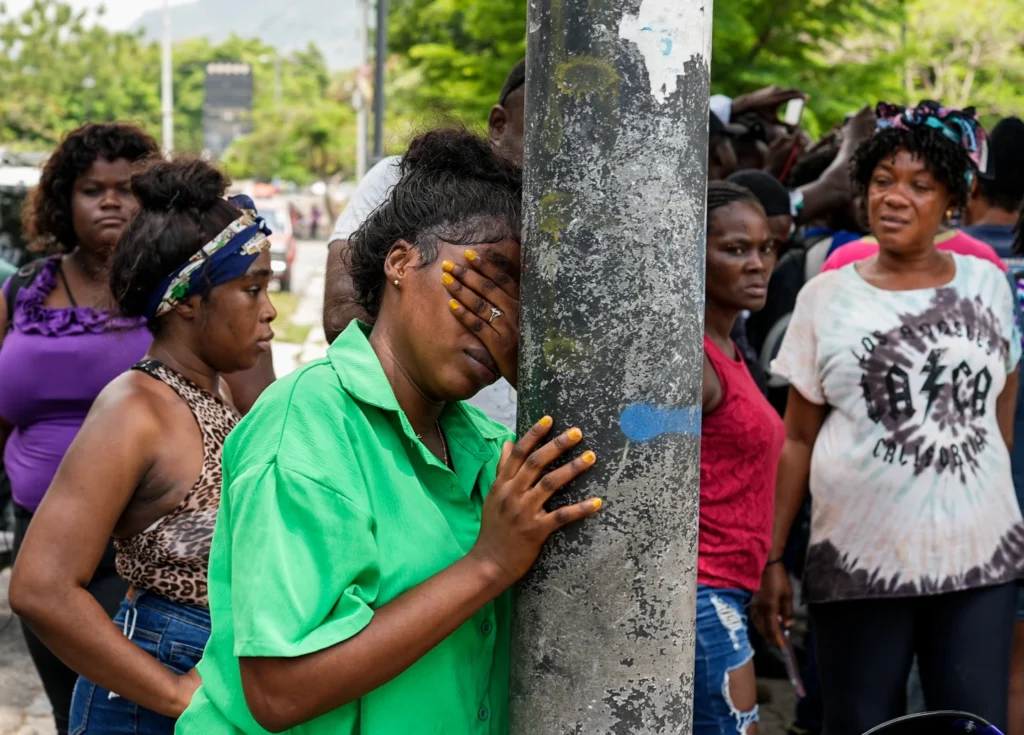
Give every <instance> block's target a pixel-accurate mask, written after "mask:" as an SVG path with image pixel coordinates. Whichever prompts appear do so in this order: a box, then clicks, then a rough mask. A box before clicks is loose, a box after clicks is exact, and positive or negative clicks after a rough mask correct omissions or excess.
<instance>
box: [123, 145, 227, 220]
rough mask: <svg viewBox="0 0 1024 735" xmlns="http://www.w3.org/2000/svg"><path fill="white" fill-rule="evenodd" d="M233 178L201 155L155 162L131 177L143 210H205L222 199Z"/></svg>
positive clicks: (134, 190) (133, 189) (133, 190)
mask: <svg viewBox="0 0 1024 735" xmlns="http://www.w3.org/2000/svg"><path fill="white" fill-rule="evenodd" d="M230 184H231V180H230V179H229V178H228V177H227V176H225V175H224V174H223V173H221V172H220V171H218V170H217V169H216V168H214V167H213V166H211V165H210V164H208V163H206V161H201V160H199V159H198V158H187V159H179V160H175V161H155V162H153V163H151V164H150V165H149V166H147V167H146V168H145V169H144V170H143V171H142V172H140V173H138V174H136V175H135V176H133V177H132V192H133V193H134V194H135V196H136V198H137V199H138V200H139V204H140V205H141V206H142V208H143V209H148V210H160V211H168V210H172V209H174V210H182V209H195V210H198V211H200V212H203V211H206V210H207V209H209V208H210V207H212V206H213V205H214V204H216V203H217V202H218V201H221V200H223V198H224V192H226V191H227V188H228V186H229V185H230Z"/></svg>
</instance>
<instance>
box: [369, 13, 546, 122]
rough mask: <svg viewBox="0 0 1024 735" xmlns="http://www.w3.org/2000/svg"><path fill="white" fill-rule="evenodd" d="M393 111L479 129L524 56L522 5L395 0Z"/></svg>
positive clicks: (390, 42)
mask: <svg viewBox="0 0 1024 735" xmlns="http://www.w3.org/2000/svg"><path fill="white" fill-rule="evenodd" d="M390 13H391V17H390V24H389V26H388V45H389V47H390V50H391V52H392V53H393V54H394V55H395V56H396V63H395V64H394V65H393V66H394V67H395V68H394V71H393V78H394V81H395V86H396V89H395V94H396V97H395V99H394V103H393V104H395V105H396V106H401V107H404V108H405V109H411V110H417V111H430V112H434V113H438V114H448V115H452V116H454V117H459V118H461V119H463V120H465V121H466V122H468V123H470V124H475V125H479V124H481V123H482V122H483V121H484V120H486V119H487V113H488V111H489V110H490V108H491V106H492V105H494V104H495V103H496V102H497V101H498V92H499V91H500V90H501V85H502V83H503V82H504V81H505V77H506V76H508V72H509V70H510V69H511V68H512V67H513V65H515V63H516V62H517V61H519V60H520V59H522V58H523V56H525V55H526V0H501V1H500V2H483V1H482V0H392V4H391V6H390Z"/></svg>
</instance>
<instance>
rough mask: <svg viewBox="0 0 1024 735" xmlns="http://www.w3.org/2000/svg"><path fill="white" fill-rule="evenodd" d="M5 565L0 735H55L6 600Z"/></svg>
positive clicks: (2, 577)
mask: <svg viewBox="0 0 1024 735" xmlns="http://www.w3.org/2000/svg"><path fill="white" fill-rule="evenodd" d="M10 576H11V572H10V570H9V569H6V570H3V571H2V572H0V735H55V734H56V729H55V728H54V726H53V719H52V718H51V717H50V716H49V713H50V704H49V702H48V701H47V699H46V695H45V694H43V687H42V684H40V683H39V678H38V677H37V676H36V672H35V669H33V668H32V661H31V659H29V657H28V650H27V649H26V648H25V640H24V639H23V638H22V636H21V625H20V624H19V623H18V621H17V620H15V619H14V618H13V617H12V616H11V608H10V606H9V605H8V604H7V587H8V584H9V582H10Z"/></svg>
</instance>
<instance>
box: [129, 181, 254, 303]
mask: <svg viewBox="0 0 1024 735" xmlns="http://www.w3.org/2000/svg"><path fill="white" fill-rule="evenodd" d="M228 201H230V202H231V203H232V204H234V205H235V206H236V207H238V208H239V209H241V210H242V216H241V217H239V218H238V219H236V220H235V221H234V222H232V223H231V224H230V225H228V226H227V227H225V228H224V229H223V230H222V231H221V232H220V233H218V234H217V235H216V236H215V237H214V238H213V239H212V240H210V242H208V243H206V244H205V245H203V247H202V248H200V250H199V252H197V253H196V254H195V255H193V256H192V257H191V258H189V259H188V261H187V262H185V263H184V264H182V265H181V266H180V267H179V268H177V269H176V270H175V271H174V272H173V273H171V274H170V275H169V276H167V278H165V279H164V280H163V281H161V283H160V285H159V286H157V287H156V289H154V291H153V293H152V294H150V296H149V299H148V300H147V301H146V311H145V317H146V319H157V318H159V317H162V316H163V315H164V314H166V313H168V312H169V311H171V310H172V309H173V308H174V307H175V306H177V305H178V304H180V303H181V302H182V301H184V300H185V299H187V298H188V297H190V296H194V295H196V294H204V293H206V292H207V291H209V290H210V289H211V288H213V287H214V286H219V285H220V284H222V283H227V282H228V281H233V280H235V279H236V278H241V277H242V276H243V275H245V272H246V271H247V270H249V266H250V265H252V262H253V261H254V260H256V258H257V257H259V254H260V253H262V252H263V251H264V250H266V249H267V248H269V247H270V240H269V239H268V237H269V236H270V234H271V232H270V228H269V227H267V224H266V222H265V221H264V220H263V218H262V217H260V216H259V215H258V214H257V213H256V205H255V204H253V201H252V199H250V198H249V197H247V196H234V197H231V199H229V200H228Z"/></svg>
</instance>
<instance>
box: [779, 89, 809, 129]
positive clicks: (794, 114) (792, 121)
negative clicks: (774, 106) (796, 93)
mask: <svg viewBox="0 0 1024 735" xmlns="http://www.w3.org/2000/svg"><path fill="white" fill-rule="evenodd" d="M806 104H807V101H806V100H804V99H802V98H800V97H798V98H797V99H795V100H790V101H789V102H787V103H786V111H785V113H783V115H782V121H783V122H784V123H786V125H789V126H790V127H793V128H797V127H800V121H801V120H802V119H803V117H804V105H806Z"/></svg>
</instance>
